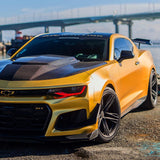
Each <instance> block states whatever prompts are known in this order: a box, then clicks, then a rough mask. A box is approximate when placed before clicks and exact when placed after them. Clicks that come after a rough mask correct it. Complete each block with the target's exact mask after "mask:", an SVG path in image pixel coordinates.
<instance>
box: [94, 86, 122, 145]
mask: <svg viewBox="0 0 160 160" xmlns="http://www.w3.org/2000/svg"><path fill="white" fill-rule="evenodd" d="M100 107H101V108H100V112H99V121H98V127H99V128H98V137H97V138H96V141H98V142H101V143H102V142H109V141H110V140H111V139H113V138H114V136H115V135H116V133H117V131H118V128H119V123H120V117H121V116H120V105H119V100H118V97H117V95H116V93H115V92H114V90H113V89H111V88H109V87H106V89H105V90H104V93H103V96H102V100H101V104H100Z"/></svg>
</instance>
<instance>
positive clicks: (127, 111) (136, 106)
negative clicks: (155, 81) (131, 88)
mask: <svg viewBox="0 0 160 160" xmlns="http://www.w3.org/2000/svg"><path fill="white" fill-rule="evenodd" d="M146 98H147V96H145V97H142V98H140V99H138V100H137V101H136V102H134V103H133V104H132V105H131V106H130V107H128V108H127V109H126V110H125V111H124V112H122V114H121V117H123V116H125V115H126V114H127V113H129V112H130V111H131V110H133V109H135V108H138V107H139V106H140V105H141V104H142V103H143V102H144V101H145V100H146Z"/></svg>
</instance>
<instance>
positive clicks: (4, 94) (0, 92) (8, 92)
mask: <svg viewBox="0 0 160 160" xmlns="http://www.w3.org/2000/svg"><path fill="white" fill-rule="evenodd" d="M14 93H15V91H9V90H3V91H0V95H2V96H12V95H14Z"/></svg>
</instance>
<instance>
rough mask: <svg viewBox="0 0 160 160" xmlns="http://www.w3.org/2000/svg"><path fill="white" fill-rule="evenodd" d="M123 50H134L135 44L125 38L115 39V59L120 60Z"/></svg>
mask: <svg viewBox="0 0 160 160" xmlns="http://www.w3.org/2000/svg"><path fill="white" fill-rule="evenodd" d="M122 50H125V51H131V52H132V51H133V45H132V43H131V42H130V41H129V40H127V39H125V38H117V39H116V40H115V41H114V59H115V60H118V59H119V58H120V55H121V51H122Z"/></svg>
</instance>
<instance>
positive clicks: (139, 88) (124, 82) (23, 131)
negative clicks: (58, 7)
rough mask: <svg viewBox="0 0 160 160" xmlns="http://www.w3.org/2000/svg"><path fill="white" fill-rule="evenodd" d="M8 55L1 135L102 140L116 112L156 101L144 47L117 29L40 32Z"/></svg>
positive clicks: (0, 91)
mask: <svg viewBox="0 0 160 160" xmlns="http://www.w3.org/2000/svg"><path fill="white" fill-rule="evenodd" d="M138 43H140V41H139V42H138ZM8 54H9V55H10V56H11V57H10V59H6V60H1V61H0V139H1V140H10V139H12V140H21V139H25V140H27V139H29V140H40V139H41V140H49V141H50V140H64V139H68V140H75V139H76V140H77V139H78V140H80V139H83V140H93V139H94V140H96V141H98V142H108V141H110V140H111V139H112V138H113V137H114V136H115V135H116V133H117V130H118V128H119V124H120V119H121V117H123V116H124V115H125V114H127V113H128V112H129V111H131V110H132V109H134V108H136V107H139V106H140V105H143V106H145V107H146V108H154V107H155V105H156V102H157V77H156V69H155V66H154V63H153V59H152V55H151V53H150V52H149V51H147V50H140V49H138V48H137V47H136V45H135V44H134V43H133V41H131V40H130V39H129V38H127V37H125V36H122V35H120V34H107V33H91V34H74V33H53V34H44V35H39V36H36V37H34V38H33V39H32V40H31V41H30V42H28V43H27V44H25V45H24V46H23V47H21V48H20V50H18V51H16V49H11V50H9V52H8Z"/></svg>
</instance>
